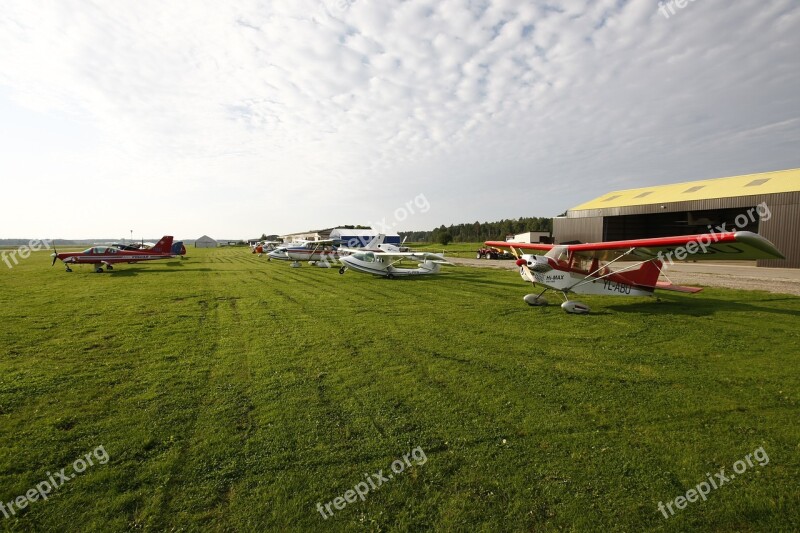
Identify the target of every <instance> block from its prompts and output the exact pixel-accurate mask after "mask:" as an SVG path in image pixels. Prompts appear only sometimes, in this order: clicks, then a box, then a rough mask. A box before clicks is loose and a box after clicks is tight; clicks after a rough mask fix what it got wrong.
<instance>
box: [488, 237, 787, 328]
mask: <svg viewBox="0 0 800 533" xmlns="http://www.w3.org/2000/svg"><path fill="white" fill-rule="evenodd" d="M486 245H487V246H496V247H499V248H511V251H512V252H513V253H514V255H515V256H516V257H517V258H518V259H517V266H519V271H520V275H521V276H522V279H523V280H525V281H528V282H531V283H533V284H534V286H535V285H536V284H537V283H538V284H539V285H541V286H542V287H543V290H542V292H540V293H539V294H528V295H526V296H525V297H524V298H523V300H524V301H525V303H527V304H528V305H547V302H546V301H545V300H544V298H542V295H543V294H544V293H545V292H547V291H553V292H558V293H561V294H562V296H563V298H564V303H563V304H561V308H562V309H564V310H565V311H566V312H568V313H575V314H585V313H588V312H589V306H587V305H586V304H584V303H581V302H578V301H575V300H570V298H569V293H575V294H597V295H601V294H604V295H608V296H652V295H653V292H654V291H655V290H657V289H661V290H670V291H678V292H687V293H694V292H698V291H700V290H701V289H700V288H697V287H680V286H678V285H673V284H672V282H670V281H659V280H658V278H659V277H660V276H661V275H662V274H664V271H663V270H662V266H663V265H664V263H665V262H669V263H670V264H672V263H673V258H674V259H675V260H677V261H685V260H691V261H699V260H714V261H726V260H738V261H741V260H753V259H784V256H783V254H782V253H781V252H780V251H779V250H778V249H777V248H775V245H774V244H772V243H771V242H770V241H768V240H767V239H765V238H764V237H762V236H761V235H758V234H756V233H751V232H749V231H736V232H726V233H708V234H704V235H682V236H676V237H658V238H653V239H634V240H629V241H613V242H600V243H587V244H563V245H552V244H517V243H511V242H498V241H487V242H486ZM517 248H519V249H525V250H538V251H540V252H546V253H545V254H543V255H534V254H525V255H522V256H521V257H520V255H519V254H518V253H517V250H516V249H517ZM617 261H635V262H634V263H633V264H631V265H628V266H625V267H623V268H619V269H617V270H612V269H611V268H609V266H610V265H611V264H613V263H616V262H617ZM664 277H666V274H664ZM667 280H669V278H667Z"/></svg>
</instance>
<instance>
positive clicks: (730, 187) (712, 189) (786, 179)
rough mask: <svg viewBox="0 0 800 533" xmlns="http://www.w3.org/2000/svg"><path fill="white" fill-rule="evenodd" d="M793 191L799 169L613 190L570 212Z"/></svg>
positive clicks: (798, 184)
mask: <svg viewBox="0 0 800 533" xmlns="http://www.w3.org/2000/svg"><path fill="white" fill-rule="evenodd" d="M794 191H800V168H795V169H791V170H778V171H775V172H764V173H761V174H747V175H745V176H734V177H732V178H716V179H710V180H701V181H687V182H684V183H673V184H671V185H656V186H653V187H642V188H641V189H627V190H624V191H614V192H610V193H607V194H604V195H603V196H600V197H599V198H595V199H594V200H591V201H589V202H586V203H584V204H581V205H579V206H577V207H573V208H572V209H570V211H580V210H583V209H606V208H608V207H628V206H632V205H645V204H659V203H661V204H663V203H667V202H685V201H691V200H707V199H710V198H731V197H734V196H752V195H757V194H774V193H781V192H794Z"/></svg>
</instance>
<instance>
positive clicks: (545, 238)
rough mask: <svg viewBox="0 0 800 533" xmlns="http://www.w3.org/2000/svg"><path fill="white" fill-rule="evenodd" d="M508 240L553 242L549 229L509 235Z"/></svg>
mask: <svg viewBox="0 0 800 533" xmlns="http://www.w3.org/2000/svg"><path fill="white" fill-rule="evenodd" d="M506 241H507V242H517V243H524V244H538V243H545V244H550V243H552V242H553V239H552V237H550V232H549V231H526V232H525V233H520V234H518V235H509V236H507V237H506Z"/></svg>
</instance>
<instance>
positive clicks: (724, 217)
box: [553, 182, 800, 268]
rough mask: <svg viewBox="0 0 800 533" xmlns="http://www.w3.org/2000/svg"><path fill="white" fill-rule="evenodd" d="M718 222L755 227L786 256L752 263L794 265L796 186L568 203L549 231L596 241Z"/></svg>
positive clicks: (799, 243) (798, 220) (799, 229)
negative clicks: (610, 203)
mask: <svg viewBox="0 0 800 533" xmlns="http://www.w3.org/2000/svg"><path fill="white" fill-rule="evenodd" d="M798 188H800V182H798ZM737 217H738V218H737ZM753 219H755V220H753ZM722 224H725V230H726V231H730V230H745V231H752V232H754V233H759V234H760V235H762V236H763V237H765V238H767V239H769V240H770V241H772V243H773V244H775V246H776V247H777V248H778V249H779V250H780V251H781V252H782V253H783V255H784V256H786V259H768V260H766V259H765V260H759V261H757V263H756V264H757V265H758V266H763V267H777V268H800V191H794V192H780V193H771V194H755V195H746V196H732V197H727V198H709V199H699V200H689V201H683V202H664V203H654V204H643V205H632V206H617V207H609V208H594V209H574V210H570V211H568V212H567V216H565V217H557V218H555V219H553V236H554V238H555V241H556V242H557V243H570V242H602V241H611V240H625V239H638V238H648V237H663V236H669V235H692V234H696V233H710V232H712V231H716V232H720V231H722ZM709 225H710V226H711V228H710V229H709Z"/></svg>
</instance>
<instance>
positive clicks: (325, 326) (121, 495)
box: [0, 248, 800, 531]
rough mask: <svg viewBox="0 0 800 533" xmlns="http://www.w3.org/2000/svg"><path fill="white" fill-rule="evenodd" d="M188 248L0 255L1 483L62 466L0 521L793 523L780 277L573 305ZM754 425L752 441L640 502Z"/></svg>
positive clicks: (41, 476) (328, 525)
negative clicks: (143, 255)
mask: <svg viewBox="0 0 800 533" xmlns="http://www.w3.org/2000/svg"><path fill="white" fill-rule="evenodd" d="M189 256H190V257H189V258H188V259H186V260H183V261H177V260H175V261H171V262H164V263H159V262H154V263H148V264H143V265H120V266H119V267H117V269H116V270H115V271H114V272H113V273H104V274H93V273H91V270H90V267H79V268H76V269H75V272H74V273H72V274H66V273H65V272H63V267H61V265H60V264H58V265H56V266H55V267H52V268H51V267H50V258H49V257H48V256H47V253H44V252H42V253H34V255H33V256H32V257H31V258H29V259H25V260H22V261H20V264H19V265H18V266H16V267H14V268H13V269H8V268H6V266H5V265H4V264H2V263H0V267H2V268H0V302H1V303H2V305H0V315H2V318H1V320H2V322H1V323H2V326H1V327H0V350H2V352H1V353H2V357H1V358H0V372H1V373H0V424H2V426H1V427H2V437H0V438H1V439H2V446H1V447H0V450H1V451H0V499H2V501H3V502H5V504H6V507H8V505H7V504H8V503H9V502H12V501H16V500H17V498H18V497H19V496H21V495H25V494H26V493H27V492H28V491H29V490H30V489H33V488H34V487H36V486H37V484H40V483H41V482H42V481H45V480H48V479H50V478H51V476H53V481H55V483H56V484H57V483H58V482H59V479H58V477H55V473H56V472H59V471H60V470H61V469H62V468H64V469H65V470H64V472H65V473H66V475H67V476H69V474H70V472H73V471H77V470H78V469H79V468H80V469H82V468H83V467H84V466H85V471H84V472H83V473H80V474H77V475H75V477H74V478H70V479H69V481H63V479H62V480H61V483H62V486H60V487H59V488H58V489H54V490H52V491H51V492H50V493H49V494H47V496H48V499H47V500H46V501H43V500H42V498H41V497H40V498H39V499H38V500H37V501H30V502H29V503H26V507H25V508H23V509H18V508H16V507H15V508H14V509H15V513H14V514H13V515H9V518H5V517H4V516H2V514H0V524H2V527H3V528H4V529H6V530H16V531H48V530H64V529H66V528H69V529H76V530H86V531H89V530H103V531H114V530H128V529H148V530H187V531H197V530H201V529H204V530H225V531H234V530H241V531H256V530H258V531H268V530H275V531H278V530H280V531H285V530H296V531H315V530H353V529H356V530H400V531H406V530H415V531H416V530H427V529H436V530H443V531H530V530H543V529H548V530H550V529H577V530H609V529H611V530H627V531H638V530H643V529H656V530H665V531H685V530H690V529H700V530H712V531H731V530H746V531H779V530H782V531H789V530H797V529H798V528H800V489H798V472H799V471H800V424H798V421H800V404H799V403H798V394H799V393H800V365H798V353H799V352H800V328H798V325H800V320H798V318H799V317H800V299H798V298H796V297H792V296H784V295H778V294H767V293H762V292H746V291H730V290H721V289H707V290H706V291H704V292H703V293H700V294H698V295H667V296H665V297H664V299H663V301H661V302H655V301H653V300H645V299H636V298H632V299H624V298H619V299H615V298H608V297H606V298H592V297H587V298H582V300H583V301H585V302H586V303H588V304H589V305H591V306H592V308H593V312H592V314H590V315H587V316H572V315H566V314H565V313H564V312H562V311H561V309H559V308H558V307H557V306H552V307H549V308H531V307H527V306H526V305H525V304H524V303H523V302H522V296H523V295H524V294H525V293H526V292H528V289H527V288H526V287H525V285H523V284H522V282H521V280H520V279H519V276H517V275H516V274H514V273H513V272H505V271H498V270H494V269H472V268H466V267H445V268H446V273H445V274H443V275H441V276H439V277H424V278H416V279H403V280H387V279H379V278H373V277H370V276H365V275H359V274H356V273H353V272H348V273H346V274H345V275H344V276H340V275H339V274H338V273H337V272H336V270H334V269H321V268H315V267H310V266H308V265H303V267H302V268H299V269H291V268H289V267H288V265H287V264H286V263H285V262H275V261H273V262H270V263H267V262H266V261H265V260H264V259H263V258H262V259H258V258H257V257H255V256H253V255H251V254H249V251H248V250H246V249H241V248H239V249H213V250H194V249H190V250H189ZM101 446H102V451H103V452H102V453H97V450H98V447H101ZM758 448H763V454H761V455H760V456H759V457H761V459H762V462H763V457H764V456H765V455H767V456H768V460H769V462H768V464H764V465H763V466H762V465H761V463H759V462H753V465H752V466H747V468H746V471H745V472H744V473H742V474H740V475H737V476H736V478H735V479H731V480H730V481H729V482H727V483H725V484H724V485H721V486H719V487H718V489H716V490H712V491H711V492H710V493H709V494H708V495H707V501H702V500H700V501H696V502H693V503H688V505H687V506H686V507H685V508H684V509H682V510H680V509H676V508H675V504H673V509H674V510H675V514H674V516H670V517H669V518H665V517H664V515H663V514H662V513H661V512H660V511H659V510H658V507H657V506H658V504H659V502H660V501H663V502H664V503H665V504H666V503H667V502H671V501H672V500H674V499H675V498H676V497H678V496H682V495H685V494H686V493H687V490H689V489H691V488H693V487H696V486H697V485H698V484H700V483H702V482H704V481H706V479H707V477H708V475H712V476H713V475H714V473H718V472H720V469H721V468H723V467H725V475H726V476H729V475H730V474H731V473H733V468H734V466H735V465H736V464H737V461H739V460H742V461H743V460H745V458H746V456H747V455H748V454H751V456H752V454H753V452H754V450H756V449H758ZM412 450H416V451H415V455H413V456H412V457H411V459H410V461H409V462H407V463H405V465H404V466H403V465H401V466H403V471H402V472H397V473H395V474H394V476H393V478H392V479H388V475H387V474H389V473H391V472H392V471H391V466H392V464H393V461H395V460H398V459H400V460H402V457H403V455H406V456H407V457H408V456H409V454H410V453H411V451H412ZM93 452H94V455H92V453H93ZM86 454H90V455H89V458H88V459H86V458H85V455H86ZM423 454H424V459H425V460H424V461H423V460H422V459H421V458H422V457H423ZM82 457H84V459H83V462H84V464H83V465H81V464H80V463H78V461H77V460H78V459H79V458H82ZM103 458H105V459H107V461H103ZM89 459H94V461H93V462H94V464H93V465H89V466H86V463H87V462H88V460H89ZM751 462H752V461H751ZM76 463H77V467H76ZM409 463H410V466H409ZM423 463H424V464H423ZM395 465H396V463H395ZM380 470H382V471H383V472H382V473H383V476H384V477H386V479H387V481H384V482H383V485H380V486H378V485H377V483H376V487H375V488H374V489H373V488H371V487H370V488H369V492H368V493H367V494H365V496H364V500H363V501H362V500H361V499H360V498H359V499H357V500H355V501H354V502H346V501H345V500H337V501H338V503H339V504H341V503H342V502H345V503H346V506H345V507H344V508H343V509H340V510H337V508H336V504H335V503H334V504H333V507H331V509H332V512H333V516H329V515H327V514H326V516H328V518H323V516H322V513H321V512H320V511H319V510H318V508H317V504H318V503H321V504H322V508H323V513H325V511H324V506H325V504H326V503H328V502H334V501H335V498H338V497H345V496H346V497H348V498H349V499H351V500H352V496H353V494H351V493H347V491H348V490H350V489H353V488H354V487H355V486H356V485H357V484H359V483H361V482H364V481H365V479H366V478H365V474H368V475H370V479H375V478H374V477H373V476H372V474H376V475H377V474H378V473H379V471H380ZM397 470H400V468H399V467H398V468H397ZM51 484H52V483H51ZM361 488H362V489H363V485H362V487H361ZM34 492H36V491H34ZM43 492H44V491H43ZM23 500H24V498H23Z"/></svg>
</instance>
